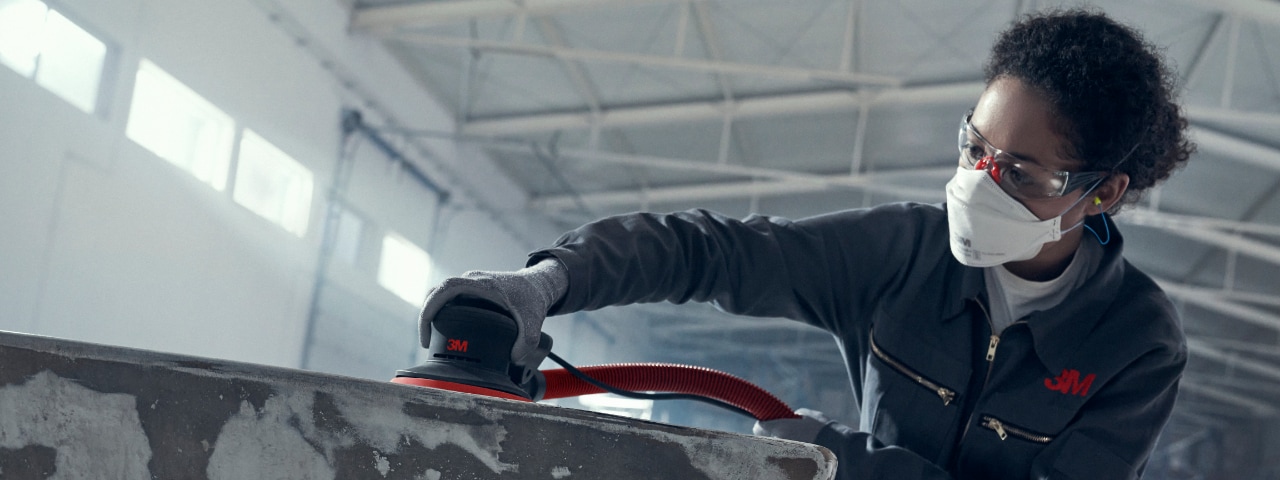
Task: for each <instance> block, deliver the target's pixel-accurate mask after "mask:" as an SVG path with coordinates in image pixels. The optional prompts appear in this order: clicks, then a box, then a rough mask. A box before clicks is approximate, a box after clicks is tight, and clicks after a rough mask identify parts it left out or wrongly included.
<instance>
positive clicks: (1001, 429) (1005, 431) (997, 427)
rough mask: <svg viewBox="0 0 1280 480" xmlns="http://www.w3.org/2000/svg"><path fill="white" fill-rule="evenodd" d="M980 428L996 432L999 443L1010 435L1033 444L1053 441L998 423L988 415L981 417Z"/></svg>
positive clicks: (1050, 438) (1047, 437) (1043, 436)
mask: <svg viewBox="0 0 1280 480" xmlns="http://www.w3.org/2000/svg"><path fill="white" fill-rule="evenodd" d="M982 426H984V427H987V428H989V429H991V430H994V431H995V432H996V435H999V436H1000V440H1001V441H1004V440H1005V439H1007V438H1009V436H1010V435H1012V436H1015V437H1018V438H1021V439H1023V440H1026V441H1028V442H1035V443H1049V442H1051V441H1053V437H1049V436H1045V435H1040V434H1037V433H1031V432H1029V431H1026V430H1023V429H1022V428H1020V427H1016V426H1013V425H1009V424H1007V423H1004V422H1002V421H1000V419H998V418H996V417H992V416H990V415H983V416H982Z"/></svg>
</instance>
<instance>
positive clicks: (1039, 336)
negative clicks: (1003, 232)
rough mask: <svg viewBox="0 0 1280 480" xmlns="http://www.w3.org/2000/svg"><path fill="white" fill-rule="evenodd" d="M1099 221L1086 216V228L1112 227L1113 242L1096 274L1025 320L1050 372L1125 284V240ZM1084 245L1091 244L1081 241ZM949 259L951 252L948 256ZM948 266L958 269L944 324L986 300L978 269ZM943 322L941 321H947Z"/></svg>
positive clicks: (1058, 366)
mask: <svg viewBox="0 0 1280 480" xmlns="http://www.w3.org/2000/svg"><path fill="white" fill-rule="evenodd" d="M1100 217H1101V216H1093V217H1089V218H1088V219H1087V220H1086V221H1085V224H1086V225H1088V226H1089V227H1090V228H1092V229H1094V231H1098V232H1102V231H1106V229H1107V228H1110V231H1111V239H1110V241H1109V242H1107V244H1106V245H1104V246H1103V254H1102V259H1101V260H1100V261H1099V264H1098V268H1097V270H1096V271H1095V272H1094V273H1093V275H1092V276H1091V277H1089V279H1088V280H1087V281H1085V283H1084V285H1081V286H1080V288H1078V289H1076V290H1075V291H1073V292H1071V294H1069V295H1068V296H1067V298H1066V299H1065V300H1063V301H1062V303H1060V304H1058V305H1057V306H1055V307H1053V308H1050V309H1048V310H1045V311H1042V312H1033V313H1032V314H1031V315H1029V317H1028V321H1027V327H1028V328H1030V330H1031V336H1032V341H1033V343H1034V348H1035V352H1036V356H1037V357H1039V358H1040V361H1041V362H1042V363H1044V365H1045V366H1046V367H1048V368H1049V371H1051V372H1059V371H1061V370H1063V369H1065V368H1067V365H1068V364H1069V363H1070V362H1071V361H1072V360H1073V358H1074V356H1075V353H1076V352H1077V351H1078V348H1079V347H1080V345H1081V344H1082V343H1083V342H1084V340H1085V338H1086V337H1088V336H1089V333H1090V332H1092V331H1093V330H1094V328H1095V327H1096V326H1097V325H1098V323H1099V322H1101V321H1102V316H1103V313H1105V312H1106V311H1107V310H1108V309H1110V308H1111V304H1112V303H1113V302H1115V295H1116V292H1118V291H1119V290H1120V287H1121V285H1122V284H1123V281H1124V274H1125V262H1124V258H1123V257H1122V256H1121V252H1122V251H1123V250H1124V238H1123V237H1122V236H1121V235H1120V232H1119V231H1118V230H1117V229H1116V225H1115V222H1112V221H1109V220H1107V222H1108V224H1107V225H1106V226H1104V225H1103V223H1102V222H1103V220H1102V219H1101V218H1100ZM1082 241H1095V240H1093V237H1091V236H1085V237H1084V239H1083V240H1082ZM947 256H948V257H950V252H948V255H947ZM949 261H950V263H952V264H953V265H954V267H955V268H958V269H959V271H958V272H956V274H955V276H954V277H952V279H953V281H954V282H956V283H955V287H953V288H952V289H950V292H951V294H950V296H949V299H948V301H947V302H946V305H949V306H950V311H947V312H944V315H943V318H944V319H948V320H949V319H953V318H956V317H958V316H959V314H960V312H961V311H963V310H964V309H966V308H969V307H970V306H969V305H968V303H969V302H970V301H975V300H976V301H980V302H982V304H983V305H989V302H988V301H987V295H988V293H987V285H986V279H985V278H984V276H983V273H982V269H981V268H977V267H968V266H964V265H962V264H960V262H959V261H956V260H955V258H954V257H951V258H949ZM948 320H944V321H948Z"/></svg>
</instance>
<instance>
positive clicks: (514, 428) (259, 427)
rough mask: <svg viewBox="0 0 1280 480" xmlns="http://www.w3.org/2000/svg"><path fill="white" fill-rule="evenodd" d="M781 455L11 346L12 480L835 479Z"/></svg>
mask: <svg viewBox="0 0 1280 480" xmlns="http://www.w3.org/2000/svg"><path fill="white" fill-rule="evenodd" d="M834 473H835V461H834V458H833V457H832V455H831V453H830V452H829V451H827V450H825V449H822V448H821V447H816V446H813V445H806V444H802V443H795V442H787V441H782V440H775V439H767V438H760V437H751V436H744V435H737V434H731V433H724V432H716V431H708V430H699V429H693V428H686V427H678V426H672V425H664V424H659V423H653V422H645V421H638V420H632V419H626V418H620V417H614V416H610V415H603V414H597V413H593V412H587V411H581V410H574V409H566V408H558V407H553V406H547V405H534V404H526V403H521V402H511V401H505V400H499V399H491V398H488V397H479V396H472V395H466V394H459V393H453V392H445V391H440V390H432V389H425V388H419V387H411V386H404V385H397V384H393V383H390V382H372V381H367V380H361V379H354V378H348V377H340V376H334V375H325V374H318V373H313V372H306V371H300V370H289V369H282V368H273V367H265V366H259V365H250V364H243V363H235V362H225V361H217V360H209V359H201V358H194V357H186V356H180V355H169V354H161V353H155V352H148V351H141V350H132V349H125V348H117V347H107V346H101V345H93V344H86V343H79V342H71V341H65V340H59V339H53V338H48V337H38V336H31V335H22V334H14V333H6V332H0V478H4V479H10V478H14V479H28V478H35V479H44V478H56V479H64V478H113V479H151V478H157V479H188V478H193V479H205V478H207V479H252V478H271V479H344V480H345V479H364V478H369V479H414V480H419V479H426V480H452V479H482V478H502V479H508V478H538V479H564V478H569V479H574V478H579V479H682V480H683V479H704V478H705V479H771V478H777V479H806V480H808V479H826V478H831V477H832V476H833V475H834Z"/></svg>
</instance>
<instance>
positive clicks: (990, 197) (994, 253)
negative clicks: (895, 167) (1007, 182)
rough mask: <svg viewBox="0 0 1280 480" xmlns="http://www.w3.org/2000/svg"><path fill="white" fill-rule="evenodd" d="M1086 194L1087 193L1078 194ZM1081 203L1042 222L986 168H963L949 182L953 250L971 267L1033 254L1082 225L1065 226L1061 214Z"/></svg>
mask: <svg viewBox="0 0 1280 480" xmlns="http://www.w3.org/2000/svg"><path fill="white" fill-rule="evenodd" d="M1094 185H1095V186H1096V185H1097V184H1096V183H1095V184H1094ZM1089 190H1090V191H1092V190H1093V188H1092V187H1091V188H1089ZM1085 196H1088V192H1086V193H1085V194H1084V195H1082V196H1081V197H1080V198H1081V199H1083V198H1084V197H1085ZM1077 203H1080V200H1076V202H1075V203H1072V204H1071V206H1070V207H1067V209H1066V210H1063V211H1062V213H1059V214H1058V215H1057V216H1055V217H1053V218H1050V219H1048V220H1041V219H1040V218H1039V217H1037V216H1036V215H1035V214H1034V213H1031V210H1028V209H1027V207H1026V206H1024V205H1023V204H1022V203H1021V202H1019V201H1017V200H1015V199H1014V198H1013V197H1010V196H1009V195H1008V194H1007V193H1005V192H1004V190H1002V189H1001V188H1000V185H998V184H996V182H995V179H993V178H991V174H990V173H989V172H987V171H986V170H982V169H976V170H975V169H971V168H966V167H959V168H957V169H956V175H955V176H954V177H952V178H951V181H949V182H947V224H948V229H949V230H950V232H951V254H952V255H953V256H955V257H956V260H958V261H960V263H962V264H964V265H968V266H970V267H994V266H996V265H1001V264H1004V263H1008V262H1017V261H1021V260H1030V259H1032V258H1035V256H1036V255H1037V254H1039V253H1040V248H1041V247H1042V246H1043V245H1044V244H1045V243H1048V242H1054V241H1057V240H1059V239H1061V238H1062V234H1064V233H1066V232H1069V231H1071V230H1074V229H1075V228H1076V227H1079V226H1080V225H1083V224H1084V221H1081V222H1080V223H1077V224H1075V225H1072V226H1071V227H1070V228H1067V229H1066V230H1062V214H1063V213H1066V212H1067V211H1069V210H1071V209H1072V208H1073V207H1075V205H1076V204H1077Z"/></svg>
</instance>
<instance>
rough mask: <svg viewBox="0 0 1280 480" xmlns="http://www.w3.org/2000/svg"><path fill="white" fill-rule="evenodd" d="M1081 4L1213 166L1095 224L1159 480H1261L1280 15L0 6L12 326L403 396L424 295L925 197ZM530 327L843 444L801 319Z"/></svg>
mask: <svg viewBox="0 0 1280 480" xmlns="http://www.w3.org/2000/svg"><path fill="white" fill-rule="evenodd" d="M1074 6H1088V7H1091V8H1094V9H1097V10H1100V11H1103V12H1106V13H1107V14H1108V15H1110V16H1112V17H1113V18H1116V19H1117V20H1120V21H1121V22H1124V23H1126V24H1128V25H1131V26H1133V27H1135V28H1137V29H1138V30H1139V31H1141V32H1142V33H1143V34H1144V35H1145V36H1146V38H1147V40H1148V41H1150V42H1151V43H1153V44H1155V45H1158V46H1160V47H1162V48H1163V54H1164V55H1165V59H1166V62H1167V63H1168V65H1170V66H1171V67H1172V68H1173V69H1174V70H1175V71H1176V74H1177V77H1178V80H1179V85H1178V86H1179V88H1180V91H1179V94H1180V99H1181V103H1182V106H1183V108H1184V113H1185V114H1186V116H1187V118H1188V120H1189V122H1190V132H1191V138H1192V140H1193V141H1194V142H1195V143H1196V144H1197V146H1198V150H1197V152H1196V154H1195V155H1194V157H1193V158H1192V160H1191V161H1190V162H1189V164H1188V165H1187V166H1186V167H1185V168H1184V169H1182V170H1180V171H1178V172H1177V173H1175V175H1174V176H1173V177H1172V178H1171V179H1170V180H1169V181H1168V182H1167V183H1165V184H1164V185H1163V186H1162V187H1159V188H1157V189H1156V190H1154V191H1153V192H1151V193H1150V194H1149V195H1148V196H1147V197H1146V198H1145V199H1144V200H1143V201H1142V203H1140V204H1139V205H1136V206H1133V207H1130V208H1128V209H1126V210H1125V211H1123V212H1122V213H1120V214H1118V215H1116V216H1115V224H1116V225H1118V229H1119V231H1120V232H1121V233H1122V234H1123V235H1124V237H1125V240H1126V247H1127V248H1126V249H1125V256H1126V258H1127V259H1128V260H1129V262H1130V263H1131V264H1132V265H1134V266H1136V267H1138V268H1139V269H1141V270H1142V271H1144V272H1146V273H1147V274H1149V275H1150V276H1152V277H1153V278H1154V279H1156V280H1157V282H1158V283H1159V284H1160V286H1161V287H1162V288H1163V289H1164V290H1165V292H1167V293H1168V295H1169V296H1170V298H1171V299H1172V300H1173V301H1174V303H1175V304H1176V307H1177V309H1178V311H1179V313H1180V315H1181V321H1182V326H1183V329H1184V331H1185V333H1186V336H1187V342H1188V348H1189V352H1190V359H1189V362H1188V365H1187V369H1186V372H1185V374H1184V376H1183V378H1182V380H1181V383H1180V393H1179V397H1178V400H1177V405H1176V407H1175V410H1174V413H1173V416H1172V419H1171V420H1170V422H1169V424H1168V425H1167V427H1166V428H1165V430H1164V432H1163V433H1162V434H1161V437H1160V440H1159V443H1158V444H1157V446H1156V449H1155V452H1154V453H1153V454H1152V456H1151V458H1150V461H1149V464H1148V465H1147V468H1146V473H1145V476H1144V477H1143V478H1149V479H1241V480H1249V479H1280V286H1278V285H1280V280H1277V279H1280V193H1278V192H1280V1H1276V0H1221V1H1219V0H1098V1H1093V2H1057V1H1047V0H964V1H948V2H935V1H924V0H893V1H890V0H804V1H789V2H781V1H770V0H705V1H704V0H692V1H690V0H321V1H315V0H220V1H199V0H0V65H3V67H0V118H2V119H3V120H0V121H2V122H3V126H4V128H0V145H4V146H5V151H6V153H5V154H4V155H3V157H2V159H0V245H3V248H4V251H3V253H0V330H4V331H11V332H20V333H26V334H35V335H47V336H52V337H57V338H65V339H70V340H77V341H87V342H93V343H99V344H105V345H116V346H124V347H131V348H140V349H148V350H156V351H162V352H173V353H181V354H184V355H195V356H202V357H211V358H218V359H226V360H233V361H238V362H249V363H254V364H262V365H270V366H277V367H287V368H300V369H304V370H311V371H317V372H325V373H331V374H337V375H345V376H352V377H358V378H365V379H372V380H387V379H389V378H390V377H391V376H392V375H394V372H395V371H396V370H397V369H401V368H405V367H407V366H409V365H413V364H415V363H417V362H418V361H420V360H421V359H422V356H423V353H422V347H421V346H420V345H419V343H418V336H417V328H418V326H417V321H418V310H419V308H420V307H421V304H422V300H423V297H424V295H425V293H426V292H427V290H428V289H429V288H430V287H432V286H433V285H435V284H437V283H439V282H440V281H442V280H443V279H445V278H448V277H451V276H456V275H459V274H462V273H463V272H465V271H468V270H498V271H503V270H515V269H518V268H521V267H523V266H524V264H525V261H526V255H527V254H528V253H529V252H531V251H534V250H537V249H539V248H543V247H546V246H548V245H550V244H551V243H552V242H553V241H555V240H556V238H557V237H558V236H559V235H560V234H562V233H563V232H565V231H568V230H571V229H573V228H575V227H577V226H579V225H582V224H584V223H586V222H589V221H591V220H593V219H597V218H600V217H604V216H608V215H612V214H619V213H625V212H633V211H653V212H670V211H679V210H686V209H692V208H703V209H709V210H713V211H716V212H720V213H723V214H725V215H728V216H731V217H738V218H741V217H745V216H747V215H750V214H763V215H774V216H781V217H787V218H803V217H807V216H811V215H816V214H821V213H826V212H831V211H837V210H842V209H848V208H860V207H869V206H873V205H878V204H882V203H887V202H901V201H912V202H925V203H938V202H942V201H944V188H943V187H944V185H945V184H946V182H947V181H948V180H949V179H950V178H951V176H952V175H953V174H954V172H955V165H956V164H955V162H956V158H957V152H956V149H955V148H956V147H955V141H956V125H957V122H958V120H959V119H960V118H961V115H962V114H964V112H965V111H966V110H968V109H970V108H972V107H973V105H974V103H975V102H976V100H977V98H978V96H979V95H980V94H981V93H982V91H983V90H984V88H985V84H984V80H983V74H982V65H983V62H984V61H985V58H986V54H987V51H988V50H989V48H990V46H991V44H992V42H993V39H994V38H995V35H996V34H997V33H998V32H1000V31H1001V30H1002V29H1004V28H1005V27H1006V26H1008V25H1010V24H1011V23H1012V22H1013V21H1014V20H1015V19H1017V18H1019V17H1020V16H1021V15H1024V14H1027V13H1030V12H1035V11H1039V10H1044V9H1052V8H1058V7H1074ZM545 331H546V332H547V333H548V334H549V335H550V336H551V337H552V338H553V339H554V342H555V345H554V347H553V351H554V352H556V353H558V354H559V355H560V356H562V357H564V358H566V359H568V360H570V361H572V362H573V363H575V364H578V365H592V364H602V363H617V362H673V363H683V364H689V365H696V366H703V367H708V368H714V369H719V370H722V371H725V372H728V373H731V374H733V375H736V376H739V377H742V378H744V379H747V380H749V381H751V382H753V383H756V384H757V385H759V386H761V387H763V388H764V389H765V390H768V391H770V392H772V393H774V394H775V395H777V396H778V397H779V398H781V399H782V400H783V401H785V402H787V403H788V404H789V405H791V406H793V407H806V408H811V409H815V410H820V411H822V412H825V413H826V414H827V415H828V416H829V417H831V418H832V419H835V420H838V421H840V422H842V423H846V424H849V425H853V426H856V425H857V423H858V411H857V405H856V404H855V402H854V400H853V395H852V393H851V391H850V388H849V380H848V376H849V372H848V371H847V370H846V367H845V366H844V364H843V362H842V360H841V358H842V357H841V354H840V352H839V350H838V348H837V346H836V343H835V342H834V341H833V340H832V338H831V336H830V335H829V334H828V333H826V332H823V331H820V330H818V329H815V328H810V327H806V326H803V325H801V324H799V323H796V322H793V321H789V320H783V319H767V318H743V317H735V316H731V315H728V314H725V313H722V312H720V311H718V310H716V309H715V308H713V307H711V306H709V305H704V304H685V305H673V304H647V305H632V306H627V307H617V308H607V309H602V310H598V311H592V312H581V313H575V314H571V315H566V316H561V317H552V318H549V319H548V320H547V323H546V327H545ZM551 403H554V404H556V405H559V406H561V407H566V408H575V409H586V410H594V411H598V412H605V413H610V414H616V415H624V416H630V417H636V418H640V419H645V420H651V421H656V422H664V423H671V424H677V425H684V426H692V427H699V428H705V429H713V430H721V431H727V432H737V433H744V434H749V433H750V431H751V425H752V422H751V421H750V420H749V419H746V418H744V417H742V416H739V415H735V414H733V413H731V412H727V411H723V410H720V409H716V408H713V407H711V406H707V405H704V404H700V403H696V402H688V401H683V400H673V401H656V402H655V401H649V400H635V399H624V398H620V397H616V396H609V395H602V396H585V397H579V398H577V399H564V400H557V401H553V402H551ZM0 446H4V445H0ZM557 478H559V477H557Z"/></svg>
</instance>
